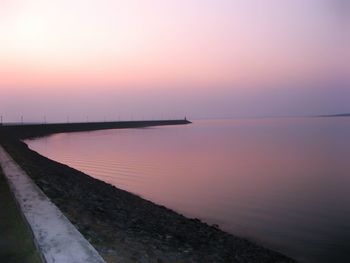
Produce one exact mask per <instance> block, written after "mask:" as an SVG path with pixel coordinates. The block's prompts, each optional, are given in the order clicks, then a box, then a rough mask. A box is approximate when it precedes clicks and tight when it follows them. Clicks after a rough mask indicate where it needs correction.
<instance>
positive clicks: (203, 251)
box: [0, 119, 295, 263]
mask: <svg viewBox="0 0 350 263" xmlns="http://www.w3.org/2000/svg"><path fill="white" fill-rule="evenodd" d="M189 123H190V122H189V121H187V120H186V119H185V120H175V121H174V120H173V121H142V122H110V123H75V124H46V125H17V126H3V127H0V144H1V145H2V146H3V147H4V148H5V149H6V151H7V152H8V153H9V154H10V155H11V156H12V158H13V159H14V160H15V161H16V162H17V163H18V164H19V165H20V166H21V167H22V168H23V169H24V170H25V171H26V173H27V174H28V175H29V176H30V177H31V178H32V179H33V180H34V182H35V183H36V184H37V185H38V186H39V187H40V188H41V189H42V191H43V192H44V193H45V194H46V195H47V196H48V197H49V198H50V199H51V201H53V202H54V203H55V204H56V205H57V206H58V207H59V209H60V210H61V211H62V212H63V213H64V214H65V215H66V216H67V218H68V219H69V220H70V221H71V222H72V223H73V224H74V225H75V226H76V227H77V229H78V230H79V231H80V232H81V233H82V234H83V235H84V236H85V237H86V238H87V239H88V240H89V241H90V242H91V243H92V245H93V246H94V247H95V248H96V249H97V250H98V251H99V253H100V254H101V255H102V256H103V257H104V259H105V260H106V261H107V262H217V263H221V262H222V263H224V262H232V263H235V262H237V263H257V262H259V263H273V262H276V263H277V262H278V263H287V262H295V261H294V260H292V259H290V258H288V257H286V256H284V255H282V254H280V253H278V252H274V251H271V250H269V249H266V248H263V247H262V246H259V245H257V244H254V243H252V242H251V241H248V240H246V239H243V238H239V237H236V236H234V235H231V234H228V233H226V232H224V231H222V230H220V229H219V228H218V227H217V226H210V225H208V224H206V223H203V222H201V221H200V220H199V219H189V218H186V217H184V216H183V215H180V214H178V213H176V212H174V211H172V210H170V209H168V208H166V207H164V206H160V205H157V204H154V203H152V202H150V201H147V200H145V199H143V198H141V197H139V196H137V195H134V194H132V193H129V192H127V191H124V190H121V189H118V188H116V187H114V186H112V185H110V184H107V183H105V182H103V181H100V180H97V179H94V178H92V177H90V176H89V175H86V174H84V173H82V172H80V171H78V170H75V169H72V168H71V167H69V166H67V165H64V164H61V163H58V162H55V161H53V160H50V159H48V158H46V157H44V156H41V155H40V154H38V153H36V152H34V151H32V150H30V149H29V148H28V146H27V145H26V144H25V143H24V142H22V141H21V140H22V139H26V138H33V137H38V136H45V135H48V134H52V133H57V132H76V131H92V130H101V129H117V128H141V127H149V126H158V125H178V124H189ZM116 147H117V146H116Z"/></svg>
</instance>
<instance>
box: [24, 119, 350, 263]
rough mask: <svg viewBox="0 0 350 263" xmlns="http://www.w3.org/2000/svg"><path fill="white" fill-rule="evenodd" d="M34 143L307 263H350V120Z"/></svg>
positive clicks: (181, 128)
mask: <svg viewBox="0 0 350 263" xmlns="http://www.w3.org/2000/svg"><path fill="white" fill-rule="evenodd" d="M25 142H26V143H27V144H28V145H29V147H30V148H31V149H32V150H34V151H37V152H38V153H40V154H42V155H44V156H46V157H48V158H50V159H53V160H55V161H58V162H60V163H64V164H67V165H69V166H71V167H73V168H75V169H77V170H80V171H82V172H84V173H86V174H88V175H90V176H92V177H95V178H97V179H100V180H102V181H105V182H107V183H109V184H112V185H114V186H116V187H118V188H121V189H124V190H127V191H129V192H132V193H134V194H137V195H139V196H141V197H143V198H145V199H147V200H151V201H153V202H154V203H157V204H160V205H164V206H166V207H168V208H170V209H173V210H175V211H177V212H178V213H181V214H183V215H185V216H187V217H190V218H199V219H200V220H202V221H204V222H206V223H208V224H216V225H218V226H219V227H220V228H221V229H222V230H224V231H227V232H229V233H232V234H234V235H236V236H240V237H244V238H247V239H249V240H251V241H253V242H255V243H258V244H260V245H263V246H265V247H267V248H270V249H273V250H276V251H279V252H281V253H283V254H285V255H288V256H290V257H292V258H294V259H296V260H298V261H299V262H302V263H338V262H339V263H346V262H350V118H347V117H337V118H336V117H333V118H260V119H227V120H226V119H225V120H194V121H193V123H192V124H189V125H176V126H160V127H149V128H138V129H114V130H102V131H93V132H75V133H60V134H54V135H50V136H48V137H43V138H39V139H34V140H26V141H25Z"/></svg>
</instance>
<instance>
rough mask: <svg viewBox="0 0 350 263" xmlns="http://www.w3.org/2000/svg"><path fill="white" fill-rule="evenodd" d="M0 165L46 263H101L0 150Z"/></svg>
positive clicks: (9, 158)
mask: <svg viewBox="0 0 350 263" xmlns="http://www.w3.org/2000/svg"><path fill="white" fill-rule="evenodd" d="M0 165H1V167H2V169H3V172H4V174H5V176H6V178H7V179H8V182H9V185H10V188H11V190H12V191H13V193H14V195H15V198H16V200H17V202H18V204H19V206H20V208H21V210H22V212H23V214H24V216H25V218H26V220H27V221H28V223H29V225H30V227H31V229H32V231H33V234H34V238H35V242H36V244H37V245H38V248H39V250H40V252H41V253H42V255H43V257H44V259H45V260H46V262H47V263H90V262H91V263H102V262H105V261H104V260H103V259H102V257H101V256H100V255H99V254H98V252H97V251H96V250H95V249H94V248H93V247H92V246H91V244H90V243H89V242H88V241H87V240H86V239H85V238H84V237H83V236H82V235H81V234H80V232H79V231H78V230H77V229H76V228H75V227H74V226H73V225H72V223H71V222H70V221H69V220H68V219H67V218H66V217H65V216H64V215H63V214H62V212H61V211H60V210H59V209H58V208H57V207H56V206H55V205H54V204H53V203H52V202H51V201H50V200H49V199H48V198H47V196H46V195H45V194H44V193H43V192H42V191H41V190H40V189H39V187H38V186H37V185H36V184H35V183H34V182H33V181H32V180H31V179H30V178H29V176H28V175H27V174H26V173H25V172H24V171H23V170H22V169H21V168H20V167H19V166H18V165H17V163H16V162H15V161H14V160H13V159H12V158H11V157H10V156H9V155H8V154H7V152H6V151H5V150H4V149H3V148H2V147H1V146H0Z"/></svg>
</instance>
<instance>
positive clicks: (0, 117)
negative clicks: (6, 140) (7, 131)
mask: <svg viewBox="0 0 350 263" xmlns="http://www.w3.org/2000/svg"><path fill="white" fill-rule="evenodd" d="M0 119H1V125H2V116H0Z"/></svg>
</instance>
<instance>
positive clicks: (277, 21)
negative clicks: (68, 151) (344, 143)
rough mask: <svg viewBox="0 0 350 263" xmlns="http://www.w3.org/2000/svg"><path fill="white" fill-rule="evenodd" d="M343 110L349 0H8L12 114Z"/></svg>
mask: <svg viewBox="0 0 350 263" xmlns="http://www.w3.org/2000/svg"><path fill="white" fill-rule="evenodd" d="M338 112H350V2H349V1H348V0H284V1H281V0H265V1H261V0H177V1H173V0H50V1H47V0H0V115H1V116H3V119H4V121H19V120H20V118H21V116H23V118H24V120H25V121H42V120H43V119H44V116H46V119H47V120H48V121H52V122H61V121H66V120H67V118H68V117H69V119H70V121H84V120H86V119H87V118H89V120H90V121H93V120H96V121H98V120H104V119H106V120H118V119H121V120H126V119H160V118H179V117H181V118H182V117H184V116H185V115H186V116H188V117H189V118H192V119H197V118H235V117H261V116H291V115H292V116H294V115H312V114H327V113H338Z"/></svg>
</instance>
